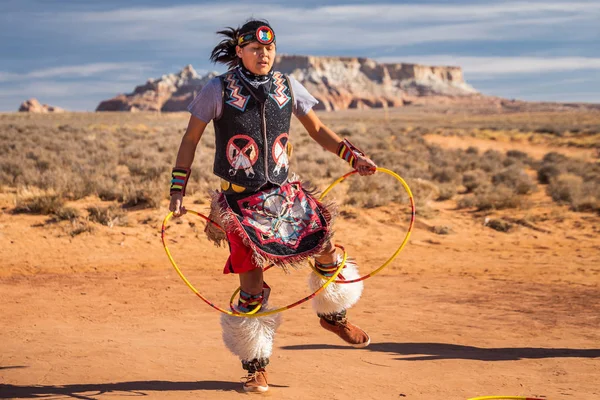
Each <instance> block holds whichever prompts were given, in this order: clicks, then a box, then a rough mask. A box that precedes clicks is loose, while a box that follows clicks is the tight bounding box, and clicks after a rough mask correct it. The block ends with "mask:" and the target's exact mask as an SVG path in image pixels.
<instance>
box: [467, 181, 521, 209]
mask: <svg viewBox="0 0 600 400" xmlns="http://www.w3.org/2000/svg"><path fill="white" fill-rule="evenodd" d="M524 206H525V202H524V199H523V197H522V196H519V195H517V194H516V193H515V192H514V191H513V190H512V189H510V188H508V187H506V186H504V185H499V186H495V187H490V186H486V187H484V188H483V187H482V188H480V189H478V190H477V191H476V192H475V193H473V194H469V195H467V196H464V197H462V198H461V199H460V200H459V201H458V202H457V208H459V209H463V208H475V209H476V210H477V211H486V210H503V209H508V208H522V207H524Z"/></svg>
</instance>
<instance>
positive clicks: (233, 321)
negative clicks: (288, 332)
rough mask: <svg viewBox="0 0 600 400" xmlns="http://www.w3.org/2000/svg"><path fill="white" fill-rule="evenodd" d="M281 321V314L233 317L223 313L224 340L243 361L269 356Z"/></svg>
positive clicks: (265, 308) (265, 309)
mask: <svg viewBox="0 0 600 400" xmlns="http://www.w3.org/2000/svg"><path fill="white" fill-rule="evenodd" d="M268 310H269V308H268V307H266V306H265V307H263V308H262V309H261V311H268ZM261 311H259V312H261ZM280 323H281V315H279V314H273V315H267V316H266V317H258V318H245V317H232V316H231V315H227V314H223V315H222V316H221V327H222V328H223V342H225V346H227V348H228V349H229V350H230V351H231V352H232V353H233V354H234V355H236V356H238V357H239V358H240V360H242V361H244V360H245V361H252V360H254V359H255V358H256V359H261V358H269V357H270V356H271V353H272V352H273V338H274V337H275V330H276V329H277V327H279V324H280Z"/></svg>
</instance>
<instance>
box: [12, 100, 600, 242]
mask: <svg viewBox="0 0 600 400" xmlns="http://www.w3.org/2000/svg"><path fill="white" fill-rule="evenodd" d="M382 116H383V114H382V112H377V111H373V112H363V113H358V112H354V113H351V112H341V113H331V114H321V117H322V119H323V120H324V121H325V122H326V123H327V125H328V126H329V127H331V128H332V129H333V130H334V131H336V132H338V133H339V134H340V136H343V137H349V138H351V140H352V141H353V142H354V143H355V144H356V145H357V146H359V147H361V148H362V149H363V150H364V151H365V152H366V153H368V154H369V155H370V156H371V157H372V158H373V160H374V161H376V162H377V163H378V164H379V165H380V166H383V167H385V168H388V169H391V170H393V171H395V172H397V173H398V174H400V175H401V176H402V177H403V178H404V179H405V180H406V181H407V183H408V184H409V186H410V188H411V190H412V192H413V195H414V198H415V201H416V205H417V208H418V212H419V213H420V215H422V216H428V215H432V210H431V208H430V205H431V202H434V201H445V200H449V199H453V200H455V201H456V203H457V205H458V207H459V208H474V209H476V210H492V209H504V208H515V207H516V208H518V207H527V206H528V203H529V202H528V196H529V195H530V194H531V193H533V192H535V191H536V190H537V184H536V182H535V181H534V179H532V178H531V176H532V175H535V174H536V173H537V180H538V183H539V184H542V185H548V186H547V187H546V191H547V192H548V194H549V195H550V196H551V197H552V198H553V199H555V200H556V201H557V202H560V203H566V204H569V205H570V207H571V208H572V209H573V210H577V211H590V210H593V211H598V210H599V206H598V203H599V199H600V194H599V189H598V188H599V187H600V184H599V181H600V167H599V165H598V164H597V163H596V164H594V163H590V162H584V161H580V160H574V159H570V158H567V157H565V156H562V155H558V154H556V153H549V154H547V155H546V157H544V159H543V160H541V161H535V160H533V159H532V158H531V157H530V156H529V155H528V154H527V153H525V152H522V151H517V150H511V151H508V152H506V153H503V152H499V151H496V150H487V151H485V152H482V151H479V150H478V149H477V148H476V147H470V148H467V149H464V150H461V149H443V148H441V147H439V146H437V145H434V144H430V143H427V142H426V141H425V140H424V138H423V136H424V135H426V134H432V133H437V134H440V135H446V136H448V135H471V136H476V137H483V136H485V137H488V138H493V139H495V140H505V139H506V140H511V138H515V137H520V136H519V135H521V136H522V135H523V133H524V132H528V135H529V134H530V136H529V137H531V138H532V139H531V141H532V142H536V143H537V142H542V143H546V142H548V141H549V140H550V139H549V138H552V140H555V139H556V138H560V139H561V140H563V139H565V138H569V139H570V140H571V142H569V143H567V142H564V141H561V143H563V142H564V143H566V145H570V146H582V147H585V146H588V147H589V146H592V147H593V146H600V144H598V143H600V140H596V141H591V140H589V138H590V136H593V137H595V138H596V139H598V135H599V132H598V129H597V126H598V125H596V124H597V123H598V122H600V118H597V116H594V115H592V114H583V113H580V114H578V115H572V114H570V113H562V114H560V113H551V114H545V113H540V114H539V115H536V114H528V116H524V115H521V114H514V115H474V116H468V115H466V114H457V115H454V114H450V115H447V114H440V113H429V112H424V111H423V110H416V111H415V110H414V109H405V110H398V111H391V112H390V113H389V115H387V116H386V118H387V119H384V118H382ZM187 119H188V116H187V115H186V114H145V113H142V114H124V113H89V114H84V113H82V114H68V113H67V114H63V115H37V116H36V115H23V114H3V115H0V152H1V153H2V154H3V157H2V159H1V160H0V187H2V188H3V190H5V191H6V190H13V191H21V190H23V189H26V188H36V189H37V190H39V191H41V192H42V193H46V194H44V195H41V196H38V197H36V198H30V199H20V200H19V201H18V202H17V206H16V208H15V211H17V212H30V213H41V214H49V215H53V216H54V218H55V219H58V220H70V221H80V225H78V226H77V227H75V228H74V231H78V232H79V231H81V232H87V231H89V229H88V227H89V224H88V225H85V224H84V222H85V221H88V222H97V223H101V224H105V225H110V224H113V225H114V224H116V223H124V222H123V220H125V215H124V214H120V213H122V209H126V208H129V207H135V208H145V207H148V208H156V207H158V206H159V205H160V204H161V202H164V201H165V200H167V199H168V182H169V178H170V170H171V167H172V166H173V163H174V161H175V157H176V152H177V149H178V146H179V142H180V140H181V136H182V134H183V132H184V131H185V127H186V124H187ZM486 135H487V136H486ZM290 136H291V138H292V143H293V144H294V156H293V157H292V161H291V168H290V170H291V171H293V172H296V173H298V175H299V176H300V177H301V178H302V179H303V180H310V181H312V182H313V183H315V184H316V185H317V186H318V187H324V186H325V185H327V184H329V183H330V182H331V181H332V180H333V179H334V178H336V177H338V176H340V175H342V174H344V173H345V172H347V171H348V170H349V169H348V166H347V165H346V164H345V163H344V162H342V161H341V160H339V159H337V158H336V157H335V156H333V155H332V154H329V153H327V152H326V151H324V150H323V149H321V148H320V146H319V145H318V144H316V143H315V142H314V141H313V140H311V139H310V137H309V136H308V135H307V133H306V132H305V131H304V129H303V127H302V126H301V125H300V123H299V122H298V121H294V122H293V123H292V128H291V133H290ZM582 143H586V144H585V146H584V145H583V144H582ZM213 152H214V131H213V129H212V126H209V128H207V131H206V133H205V134H204V137H203V138H202V141H201V144H200V146H199V149H198V151H197V154H196V158H195V161H194V166H193V171H192V175H191V182H190V184H189V186H188V197H189V198H191V200H188V201H193V202H196V203H203V202H204V201H205V200H204V197H205V195H204V194H205V193H206V192H207V191H208V190H209V189H214V188H216V187H218V179H217V178H216V177H215V176H214V175H212V173H211V171H212V162H213ZM388 178H389V179H388ZM90 195H92V196H97V197H98V198H99V199H101V200H103V201H107V202H111V204H112V207H109V208H102V209H94V211H92V210H91V209H88V213H89V216H85V217H82V216H81V215H80V213H78V212H77V211H76V210H74V209H69V208H65V207H64V202H65V201H71V200H77V199H81V198H84V197H86V196H90ZM336 197H338V201H340V199H341V201H340V202H341V203H342V205H343V204H347V205H351V206H359V207H378V206H381V205H384V204H387V203H389V202H397V203H403V202H406V201H407V195H406V193H405V191H404V189H403V187H402V186H401V185H399V184H398V183H397V182H396V181H395V180H393V179H392V178H390V177H381V175H379V176H378V177H377V178H360V177H353V178H352V179H351V180H350V182H349V183H347V184H344V185H340V188H339V190H337V193H336ZM81 221H84V222H81ZM78 223H79V222H78ZM90 229H91V228H90Z"/></svg>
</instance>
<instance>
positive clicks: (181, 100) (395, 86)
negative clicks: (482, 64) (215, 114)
mask: <svg viewBox="0 0 600 400" xmlns="http://www.w3.org/2000/svg"><path fill="white" fill-rule="evenodd" d="M274 68H275V70H278V71H281V72H283V73H286V74H290V75H292V76H294V78H296V79H297V80H298V81H300V83H302V84H303V85H304V86H305V87H306V88H307V89H308V90H309V91H310V92H311V94H313V96H315V97H316V98H317V100H319V104H318V105H317V106H315V109H317V110H326V111H335V110H345V109H365V108H387V107H400V106H403V105H405V104H412V103H429V102H431V101H434V102H441V103H445V102H454V101H460V100H461V99H462V100H465V99H473V98H478V99H481V98H483V96H481V95H480V94H479V93H478V92H477V91H476V90H475V89H474V88H473V87H471V86H470V85H468V84H467V83H466V82H465V80H464V78H463V73H462V69H461V68H460V67H437V66H425V65H418V64H405V63H401V64H382V63H378V62H376V61H374V60H371V59H368V58H357V57H315V56H295V55H278V56H277V58H276V60H275V67H274ZM217 75H218V74H217V73H216V72H210V73H208V74H207V75H204V76H200V75H198V73H197V72H196V71H195V70H194V68H193V67H192V66H191V65H187V66H186V67H184V68H183V69H182V70H181V71H180V72H179V73H177V74H169V75H163V76H162V77H160V78H158V79H149V80H148V81H147V82H146V83H145V84H143V85H140V86H137V87H136V88H135V89H134V91H133V92H132V93H128V94H120V95H118V96H116V97H114V98H112V99H109V100H104V101H102V102H101V103H100V104H99V105H98V107H97V108H96V111H129V112H136V111H185V110H186V107H187V105H188V104H189V103H190V102H191V101H192V99H193V98H194V97H195V96H196V94H197V93H198V92H199V91H200V89H202V86H204V85H205V84H206V83H207V82H208V81H209V80H210V79H212V78H213V77H215V76H217Z"/></svg>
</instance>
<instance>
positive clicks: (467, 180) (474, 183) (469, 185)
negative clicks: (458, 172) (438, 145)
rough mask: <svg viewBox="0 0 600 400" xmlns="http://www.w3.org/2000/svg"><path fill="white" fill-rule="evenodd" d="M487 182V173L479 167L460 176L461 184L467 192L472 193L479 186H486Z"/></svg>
mask: <svg viewBox="0 0 600 400" xmlns="http://www.w3.org/2000/svg"><path fill="white" fill-rule="evenodd" d="M489 182H490V180H489V178H488V175H487V173H486V172H485V171H483V170H481V169H476V170H473V171H469V172H465V174H464V175H463V178H462V184H463V186H464V187H465V188H466V190H467V193H472V192H474V191H475V190H476V189H478V188H480V187H484V186H487V185H489Z"/></svg>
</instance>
